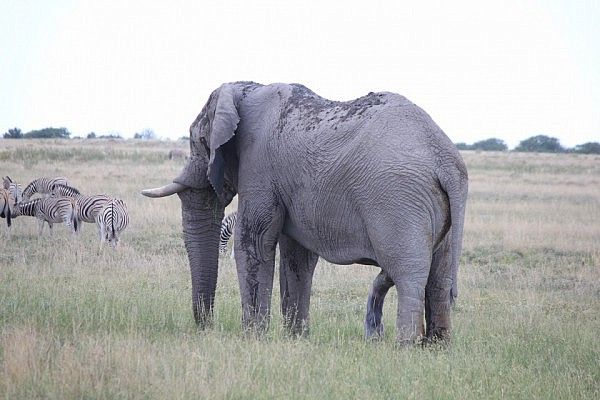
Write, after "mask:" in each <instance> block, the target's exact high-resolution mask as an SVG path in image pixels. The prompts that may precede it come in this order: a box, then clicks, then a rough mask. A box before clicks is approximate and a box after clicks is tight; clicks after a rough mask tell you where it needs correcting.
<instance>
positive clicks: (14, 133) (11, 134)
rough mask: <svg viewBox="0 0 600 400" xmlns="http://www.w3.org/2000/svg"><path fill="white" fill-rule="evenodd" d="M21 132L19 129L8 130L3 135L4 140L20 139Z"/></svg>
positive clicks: (21, 136)
mask: <svg viewBox="0 0 600 400" xmlns="http://www.w3.org/2000/svg"><path fill="white" fill-rule="evenodd" d="M22 138H23V132H21V130H20V129H19V128H12V129H9V130H8V132H6V133H4V139H22Z"/></svg>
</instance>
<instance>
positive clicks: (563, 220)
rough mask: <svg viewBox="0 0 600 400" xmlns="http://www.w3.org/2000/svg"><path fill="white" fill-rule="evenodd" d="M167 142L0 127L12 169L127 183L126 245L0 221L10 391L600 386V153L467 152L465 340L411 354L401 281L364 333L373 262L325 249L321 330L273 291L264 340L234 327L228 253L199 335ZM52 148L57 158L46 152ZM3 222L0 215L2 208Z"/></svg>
mask: <svg viewBox="0 0 600 400" xmlns="http://www.w3.org/2000/svg"><path fill="white" fill-rule="evenodd" d="M173 147H175V146H174V145H173V144H172V143H170V144H169V143H159V142H150V143H148V142H141V141H127V142H105V141H85V140H84V141H68V142H63V141H48V142H46V141H25V140H22V141H8V140H1V141H0V160H2V171H0V172H1V174H2V175H6V174H8V175H10V176H11V177H12V178H13V179H17V180H19V181H20V182H21V183H23V184H26V183H27V182H28V181H29V180H31V179H33V178H34V177H38V176H43V175H46V176H48V175H65V176H67V177H69V178H70V179H71V180H72V181H73V183H74V184H75V185H76V186H78V187H80V188H81V190H82V191H83V192H87V193H99V192H106V193H108V194H111V195H114V196H118V197H121V198H123V199H124V200H125V202H126V203H127V204H128V207H129V210H130V213H131V217H132V218H131V225H130V226H129V227H128V229H127V230H126V231H125V233H124V235H123V237H122V247H121V248H120V249H119V250H118V251H117V252H113V251H111V250H110V249H108V248H107V249H105V250H104V251H103V252H101V253H98V252H97V247H98V238H97V232H96V230H95V227H94V226H92V225H86V226H85V229H84V232H83V233H82V235H81V237H79V238H78V239H77V240H73V238H72V237H71V236H70V235H69V233H68V230H67V229H66V228H65V227H64V226H60V227H57V229H55V230H56V232H55V235H54V237H52V238H50V237H42V238H37V237H36V232H37V231H36V225H35V223H34V221H33V220H32V219H28V218H26V217H21V218H18V219H16V220H15V221H14V222H15V223H14V227H13V228H14V229H13V232H12V237H11V239H10V241H6V240H4V239H5V238H6V236H5V230H6V229H5V226H2V227H0V235H1V236H0V238H1V239H2V240H1V241H0V397H4V398H7V399H12V398H28V399H29V398H60V399H64V398H344V399H345V398H460V399H468V398H478V399H479V398H527V399H531V398H598V397H600V384H599V383H598V382H600V367H599V366H598V365H599V364H598V360H599V359H600V346H599V343H600V342H599V341H598V340H597V332H598V331H599V330H600V319H599V312H598V310H599V309H600V301H599V295H600V280H599V277H600V276H599V266H600V265H599V264H600V261H599V257H600V246H599V243H600V178H599V177H600V158H598V157H597V156H577V155H559V156H556V155H532V154H506V153H479V154H478V153H469V152H467V153H464V157H465V160H466V162H467V165H468V167H469V171H470V182H471V184H470V187H471V192H470V199H469V205H468V214H467V222H466V233H465V241H464V245H465V249H464V256H463V263H462V266H461V271H460V282H459V284H460V293H461V295H460V298H459V302H458V306H457V309H456V310H455V313H454V319H453V321H454V324H455V336H454V342H453V345H452V346H451V347H450V348H449V349H446V350H440V349H427V350H422V349H411V350H400V349H398V348H396V347H395V344H394V340H393V336H394V335H393V326H394V318H393V316H394V314H395V312H394V310H395V299H396V296H395V294H394V293H393V291H392V292H391V293H390V296H389V300H388V302H387V303H386V307H385V310H384V311H385V314H384V322H385V324H386V327H388V330H387V334H386V337H385V339H384V340H383V341H382V342H380V343H367V342H365V341H364V340H363V338H362V317H363V312H364V306H365V304H364V303H365V300H366V294H367V291H368V288H369V285H370V283H371V281H372V279H373V277H374V276H375V275H376V273H377V270H376V269H375V268H372V267H364V266H349V267H343V266H336V265H331V264H328V263H326V262H324V261H321V262H320V263H319V266H318V268H317V272H316V275H315V284H314V290H313V300H312V322H311V335H310V337H309V338H307V339H301V340H295V339H290V338H288V337H287V336H286V335H285V334H284V332H282V324H281V316H280V313H279V312H278V311H277V310H278V307H279V306H278V304H279V303H278V296H279V294H278V290H277V288H275V294H274V298H273V301H274V310H275V312H274V315H273V322H272V324H271V328H270V330H269V332H268V334H267V335H266V337H265V338H263V339H248V338H245V337H244V335H243V334H242V332H241V326H240V319H241V318H240V306H239V292H238V286H237V279H236V273H235V266H234V265H233V264H232V262H231V261H230V259H229V258H228V257H225V258H224V259H223V260H222V261H223V262H222V265H221V267H220V275H219V283H218V285H219V287H218V292H217V311H216V316H215V317H216V318H215V324H214V327H213V328H212V329H210V330H208V331H205V332H197V331H196V328H195V326H194V324H193V321H192V317H191V305H190V303H191V302H190V279H189V271H188V267H187V259H186V256H185V251H184V249H183V244H182V241H181V228H180V222H181V221H180V219H181V217H180V211H179V201H178V200H177V198H168V199H162V200H150V199H147V198H144V197H142V196H141V195H140V194H139V190H140V189H141V188H142V187H146V186H153V185H159V184H163V183H165V182H167V181H169V179H170V178H171V177H172V176H174V175H175V174H176V173H177V172H178V171H179V169H180V168H181V166H182V163H183V161H169V160H167V159H166V155H167V152H168V150H169V149H171V148H173ZM48 160H51V162H50V161H48ZM2 222H3V221H2Z"/></svg>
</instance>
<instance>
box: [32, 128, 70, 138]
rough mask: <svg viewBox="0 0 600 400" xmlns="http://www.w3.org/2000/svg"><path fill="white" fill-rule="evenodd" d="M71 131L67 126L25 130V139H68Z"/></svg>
mask: <svg viewBox="0 0 600 400" xmlns="http://www.w3.org/2000/svg"><path fill="white" fill-rule="evenodd" d="M69 136H71V132H69V131H68V130H67V128H44V129H39V130H33V131H29V132H27V133H26V134H25V135H23V137H24V138H25V139H68V138H69Z"/></svg>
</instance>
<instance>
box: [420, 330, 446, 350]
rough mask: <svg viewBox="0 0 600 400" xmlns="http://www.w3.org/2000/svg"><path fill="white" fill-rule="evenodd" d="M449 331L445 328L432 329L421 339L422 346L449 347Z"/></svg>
mask: <svg viewBox="0 0 600 400" xmlns="http://www.w3.org/2000/svg"><path fill="white" fill-rule="evenodd" d="M450 336H451V335H450V330H449V329H446V328H437V329H432V330H431V331H429V332H427V336H425V337H424V338H423V342H422V344H423V346H440V347H447V346H448V345H450V342H451V337H450Z"/></svg>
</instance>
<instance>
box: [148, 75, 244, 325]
mask: <svg viewBox="0 0 600 400" xmlns="http://www.w3.org/2000/svg"><path fill="white" fill-rule="evenodd" d="M238 102H239V99H238V98H237V96H236V88H235V86H234V85H231V84H225V85H223V86H221V87H220V88H219V89H217V90H215V91H214V92H213V93H212V94H211V95H210V98H209V99H208V102H207V103H206V104H205V106H204V108H203V109H202V111H201V112H200V114H199V115H198V117H197V118H196V120H195V121H194V122H193V123H192V125H191V127H190V157H189V159H188V161H187V163H186V165H185V167H184V168H183V170H182V171H181V173H180V174H179V175H178V176H177V177H175V179H173V182H172V183H170V184H167V185H165V186H163V187H160V188H156V189H146V190H143V191H142V194H144V195H145V196H148V197H164V196H170V195H172V194H175V193H177V194H178V195H179V198H180V199H181V209H182V224H183V234H184V241H185V247H186V250H187V253H188V259H189V262H190V269H191V273H192V306H193V311H194V318H195V319H196V322H197V323H198V325H199V326H201V327H204V326H205V325H206V324H207V323H210V320H211V316H212V310H213V305H214V298H215V289H216V284H217V266H218V258H219V249H218V247H219V233H220V227H221V220H222V219H223V213H224V209H225V207H226V206H227V204H229V203H230V202H231V199H232V198H233V196H235V194H236V192H237V155H236V151H235V143H234V140H233V138H234V134H235V130H236V128H237V125H238V122H239V120H240V117H239V115H238V110H237V104H238Z"/></svg>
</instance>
